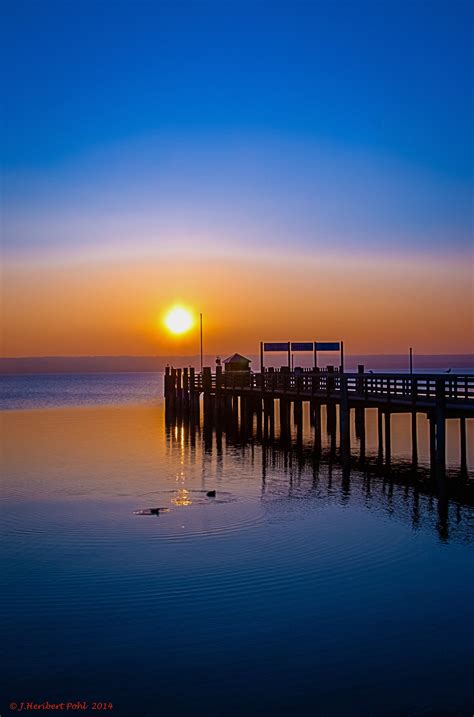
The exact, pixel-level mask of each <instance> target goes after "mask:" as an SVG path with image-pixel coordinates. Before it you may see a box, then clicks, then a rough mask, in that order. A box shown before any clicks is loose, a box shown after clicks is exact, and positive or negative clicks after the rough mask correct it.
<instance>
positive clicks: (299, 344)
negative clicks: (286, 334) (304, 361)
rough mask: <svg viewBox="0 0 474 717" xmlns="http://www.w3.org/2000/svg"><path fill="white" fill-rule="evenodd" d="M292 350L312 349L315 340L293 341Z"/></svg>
mask: <svg viewBox="0 0 474 717" xmlns="http://www.w3.org/2000/svg"><path fill="white" fill-rule="evenodd" d="M291 350H292V351H312V350H313V342H312V341H292V342H291Z"/></svg>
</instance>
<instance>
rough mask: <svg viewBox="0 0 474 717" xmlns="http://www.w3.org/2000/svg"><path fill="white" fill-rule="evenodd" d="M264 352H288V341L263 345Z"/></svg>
mask: <svg viewBox="0 0 474 717" xmlns="http://www.w3.org/2000/svg"><path fill="white" fill-rule="evenodd" d="M263 350H264V351H288V341H283V342H282V341H280V342H276V343H275V342H274V343H264V344H263Z"/></svg>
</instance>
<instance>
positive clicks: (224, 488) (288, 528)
mask: <svg viewBox="0 0 474 717" xmlns="http://www.w3.org/2000/svg"><path fill="white" fill-rule="evenodd" d="M24 378H25V377H22V380H24ZM30 381H31V382H30V393H29V395H28V397H26V396H25V394H24V389H23V387H22V388H21V390H20V394H21V395H20V398H19V401H20V405H18V404H15V402H14V400H13V398H12V395H11V394H10V397H9V398H8V400H9V404H8V409H9V410H6V411H4V412H3V413H2V414H1V421H2V432H3V441H2V450H3V458H2V464H3V477H2V498H1V525H2V543H1V558H2V584H3V587H2V600H1V609H0V618H1V625H2V634H3V635H4V638H3V643H2V644H3V647H4V649H3V655H4V664H3V669H2V690H1V691H2V700H3V704H2V714H8V713H9V712H8V707H7V705H8V703H9V702H11V701H15V702H18V703H19V702H21V701H22V700H27V699H30V700H31V699H36V700H39V701H44V700H50V701H61V700H64V701H71V700H76V699H85V700H88V701H90V702H91V701H92V700H94V699H98V700H104V701H111V702H113V704H114V710H113V714H115V715H126V716H128V715H129V716H130V717H145V715H153V716H154V715H190V714H193V715H194V714H196V715H206V716H212V717H213V716H214V715H274V714H281V715H328V716H329V717H331V716H333V715H334V716H339V715H346V714H350V715H356V716H358V715H360V716H362V715H364V716H365V715H374V716H378V715H382V716H383V715H387V716H388V715H389V716H395V715H469V714H471V713H472V704H473V700H472V687H471V683H472V679H471V674H472V666H473V656H472V653H473V649H472V645H473V644H474V630H473V627H472V604H473V598H474V584H473V580H472V575H473V571H472V568H473V558H472V555H473V552H472V548H473V542H474V511H473V507H472V506H473V502H474V501H473V495H472V474H469V476H468V477H467V478H466V479H464V480H463V481H460V480H459V477H458V465H459V464H458V436H457V432H456V431H457V427H456V425H454V423H453V425H452V426H450V427H448V464H449V467H450V472H449V475H448V481H451V482H450V483H448V488H447V491H446V492H445V493H443V495H442V498H441V500H440V498H439V495H440V494H439V486H438V485H437V483H436V481H434V480H433V479H432V478H431V477H430V475H429V471H428V470H427V468H426V466H425V465H424V461H426V457H427V432H426V431H425V429H426V425H425V421H424V418H423V417H421V416H420V419H419V439H420V464H421V465H420V466H419V467H418V469H417V470H416V471H413V469H412V468H411V467H410V464H409V456H410V446H409V441H408V439H409V430H408V431H407V430H406V429H407V428H408V429H409V427H407V426H406V425H405V423H404V420H402V419H404V417H403V416H400V417H394V439H393V457H394V466H393V467H392V470H391V472H390V473H387V472H386V471H385V472H380V471H377V469H376V463H375V456H376V432H375V416H373V415H371V413H370V412H367V414H368V415H367V447H366V450H367V464H366V465H358V463H357V451H356V449H357V440H356V437H355V432H354V427H353V446H354V449H355V455H354V461H353V465H352V468H351V470H350V471H349V472H348V471H347V470H344V471H343V470H342V468H341V467H340V465H339V464H338V461H337V456H335V457H334V460H329V458H330V453H329V449H330V438H329V436H327V435H326V434H325V433H324V434H323V444H324V446H323V447H324V449H325V453H324V457H323V460H322V461H320V462H315V461H314V459H313V455H312V452H311V451H310V450H309V446H310V445H311V443H310V438H311V437H310V435H309V432H310V428H309V427H308V428H307V432H308V435H305V441H304V445H303V446H302V450H295V449H294V448H293V449H292V450H290V451H283V450H279V449H277V448H275V447H274V446H267V447H262V446H261V445H260V444H259V443H258V441H256V440H253V441H247V442H245V443H243V442H242V441H241V440H240V438H239V437H236V436H234V437H232V436H230V435H229V436H227V437H226V435H225V434H224V435H218V434H216V433H215V432H213V431H211V432H209V431H204V430H203V428H202V427H196V428H195V429H190V427H189V426H187V425H175V424H171V425H168V426H167V425H166V422H165V416H164V409H163V404H162V401H161V378H160V377H159V376H157V375H156V374H142V375H130V374H128V375H127V374H124V375H119V376H102V377H100V378H99V377H90V376H88V377H85V378H84V377H80V378H78V377H71V378H69V379H68V378H65V377H64V376H62V377H60V378H57V377H56V378H55V377H36V379H35V380H34V381H33V379H31V380H30ZM35 382H36V383H35ZM17 389H18V386H17ZM58 396H59V397H62V398H58ZM134 397H135V400H134ZM22 400H24V401H25V402H26V403H23V404H22V403H21V401H22ZM61 401H62V403H61ZM31 402H33V404H34V405H35V406H36V408H32V407H31ZM74 402H76V405H71V403H74ZM66 404H68V405H67V406H66ZM26 405H28V406H29V407H28V408H26ZM399 419H400V420H399ZM472 429H473V426H472V425H471V422H468V440H469V445H470V455H469V467H470V469H472V466H473V455H472V450H473V449H472V444H473V440H472V437H473V432H472ZM407 434H408V435H407ZM210 489H216V491H217V494H216V498H215V499H212V498H208V497H207V496H206V492H207V491H208V490H210ZM158 506H160V507H166V508H168V509H169V512H166V513H163V514H161V515H159V516H138V515H134V511H136V510H139V509H143V508H148V507H158ZM91 714H92V713H91Z"/></svg>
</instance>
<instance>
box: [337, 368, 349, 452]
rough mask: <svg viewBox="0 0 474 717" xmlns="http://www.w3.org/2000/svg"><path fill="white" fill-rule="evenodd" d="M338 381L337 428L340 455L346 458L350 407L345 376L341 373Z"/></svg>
mask: <svg viewBox="0 0 474 717" xmlns="http://www.w3.org/2000/svg"><path fill="white" fill-rule="evenodd" d="M339 381H340V391H341V397H340V403H339V430H340V436H341V455H342V457H343V459H347V458H348V457H349V456H350V452H351V433H350V416H351V413H350V408H349V397H348V394H347V376H344V375H341V376H340V377H339Z"/></svg>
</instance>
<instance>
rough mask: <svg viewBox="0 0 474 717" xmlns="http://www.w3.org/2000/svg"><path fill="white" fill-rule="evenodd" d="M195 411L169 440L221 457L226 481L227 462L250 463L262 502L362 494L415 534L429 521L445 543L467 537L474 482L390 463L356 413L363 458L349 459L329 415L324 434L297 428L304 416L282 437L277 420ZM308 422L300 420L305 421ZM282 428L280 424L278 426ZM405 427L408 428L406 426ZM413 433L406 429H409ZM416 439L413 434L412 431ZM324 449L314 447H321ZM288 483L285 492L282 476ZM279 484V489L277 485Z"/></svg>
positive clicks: (175, 423) (170, 430) (173, 421)
mask: <svg viewBox="0 0 474 717" xmlns="http://www.w3.org/2000/svg"><path fill="white" fill-rule="evenodd" d="M196 415H199V414H196V411H194V412H191V411H189V412H182V411H181V412H178V413H177V412H170V411H168V412H167V414H166V430H167V441H168V444H169V446H171V447H172V446H177V447H179V448H180V450H181V451H185V452H186V453H187V454H188V457H190V459H191V460H192V461H194V460H196V458H197V457H198V456H199V455H200V454H201V455H202V460H203V462H205V461H206V460H211V459H215V461H216V471H217V475H221V477H222V478H223V479H224V477H225V474H226V473H227V460H228V459H229V458H230V460H234V459H235V457H236V455H237V456H238V460H239V463H240V464H241V465H242V462H243V463H245V461H250V464H251V467H252V469H253V470H254V471H258V472H259V474H260V475H261V494H262V499H265V498H270V497H271V496H272V491H273V489H275V488H276V489H277V493H278V495H279V496H280V497H281V496H282V495H283V493H282V489H284V495H285V497H286V498H290V499H291V498H298V499H301V498H306V499H311V498H316V497H318V495H321V491H322V492H323V493H325V495H326V497H328V496H333V497H335V496H337V500H338V501H339V502H341V503H346V502H349V500H351V498H353V496H354V495H355V494H358V495H359V497H360V498H361V500H362V501H363V504H364V506H365V507H366V508H368V509H369V510H370V509H371V508H373V507H376V508H378V509H380V510H382V511H384V512H385V513H386V514H387V515H395V516H396V517H398V518H401V519H403V520H410V521H411V523H412V526H413V528H414V529H416V528H418V527H420V526H421V525H423V524H425V523H426V522H429V523H430V524H432V526H433V527H434V528H436V530H437V531H438V534H439V537H440V538H441V539H442V540H448V539H450V538H452V537H453V534H457V533H460V535H462V539H463V540H466V539H468V532H465V531H464V530H463V528H465V527H466V525H463V513H464V512H465V510H466V509H467V510H468V511H469V513H470V515H472V511H471V509H472V508H473V507H474V480H473V479H472V476H471V477H469V475H468V474H467V472H465V471H463V470H461V471H459V470H449V471H448V472H447V473H446V474H445V473H443V474H440V473H439V471H436V470H433V469H430V468H429V464H426V465H423V464H422V462H420V461H418V459H417V460H416V461H415V462H412V460H406V459H403V458H401V459H400V460H397V461H395V460H392V461H391V462H390V463H389V464H387V463H386V462H385V461H384V460H383V455H382V456H381V455H380V452H379V451H378V447H377V446H376V445H374V441H373V440H369V445H368V446H367V442H366V432H365V430H364V431H362V430H361V425H360V422H359V421H360V419H359V418H358V417H357V415H355V416H354V420H353V422H352V425H351V432H352V433H353V435H354V436H355V441H354V443H355V442H357V443H358V448H359V450H358V452H357V453H355V452H354V453H353V454H352V455H350V456H349V457H347V456H345V455H344V453H343V452H342V451H341V447H340V445H339V443H338V440H337V438H338V430H337V428H338V421H337V415H335V414H334V412H333V411H331V410H329V411H327V410H323V411H322V418H323V420H321V424H320V425H321V431H320V432H318V431H317V430H315V426H314V424H312V423H311V430H306V431H304V432H303V430H302V428H298V422H299V417H298V413H296V416H295V417H294V418H293V422H292V425H290V426H289V427H288V429H289V430H288V431H286V432H285V431H281V427H280V426H279V425H278V421H277V422H275V420H274V419H273V420H271V414H270V415H268V418H267V420H266V423H267V426H266V428H265V426H264V424H263V420H262V421H261V422H260V426H259V421H258V417H257V416H255V415H253V417H251V416H250V415H248V414H246V413H244V412H242V414H241V413H240V411H235V410H231V411H229V412H227V413H226V414H225V416H224V420H222V417H219V418H218V420H216V417H215V414H214V417H213V414H212V413H208V418H207V420H206V419H205V414H204V420H203V421H200V420H199V418H198V419H197V420H196ZM376 422H377V420H376V416H373V420H372V422H370V421H369V428H372V430H371V431H370V433H371V434H372V435H371V436H370V438H371V439H373V437H374V435H373V434H375V433H376V429H375V426H374V425H372V426H371V423H373V424H376ZM300 423H301V422H300ZM275 424H276V425H275ZM405 428H407V427H406V426H405ZM405 432H406V431H405ZM408 438H409V431H408ZM315 441H316V442H317V443H318V446H319V450H315V449H314V442H315ZM282 476H284V477H285V486H284V487H283V486H282V485H281V477H282ZM275 481H276V483H275Z"/></svg>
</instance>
